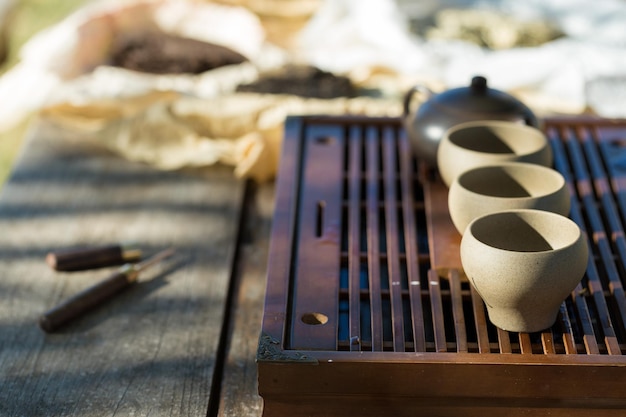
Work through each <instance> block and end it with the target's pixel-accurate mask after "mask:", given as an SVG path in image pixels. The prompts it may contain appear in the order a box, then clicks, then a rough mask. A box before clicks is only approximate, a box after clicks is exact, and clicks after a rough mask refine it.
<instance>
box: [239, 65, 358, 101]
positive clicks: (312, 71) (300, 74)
mask: <svg viewBox="0 0 626 417" xmlns="http://www.w3.org/2000/svg"><path fill="white" fill-rule="evenodd" d="M237 91H239V92H247V93H263V94H292V95H295V96H299V97H308V98H322V99H329V98H338V97H356V96H357V91H356V88H355V87H354V85H353V84H352V82H351V81H350V79H349V78H347V77H343V76H339V75H335V74H332V73H330V72H326V71H322V70H320V69H318V68H315V67H312V66H306V65H302V66H299V65H287V66H285V67H284V68H281V69H279V70H276V71H274V72H272V73H268V74H265V75H263V76H261V77H260V78H259V79H258V80H257V81H255V82H253V83H250V84H243V85H240V86H238V87H237Z"/></svg>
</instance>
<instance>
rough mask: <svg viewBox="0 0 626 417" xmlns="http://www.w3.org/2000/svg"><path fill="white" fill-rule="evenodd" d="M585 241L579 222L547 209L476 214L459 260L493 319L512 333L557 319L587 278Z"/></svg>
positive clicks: (464, 236)
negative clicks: (568, 300) (568, 297)
mask: <svg viewBox="0 0 626 417" xmlns="http://www.w3.org/2000/svg"><path fill="white" fill-rule="evenodd" d="M587 260H588V249H587V240H586V238H585V235H584V233H582V232H581V230H580V228H579V227H578V225H576V223H574V222H573V221H572V220H570V219H569V218H567V217H565V216H561V215H559V214H556V213H552V212H548V211H543V210H509V211H501V212H496V213H491V214H487V215H485V216H482V217H479V218H477V219H475V220H474V221H473V222H472V223H470V224H469V226H468V227H467V229H466V231H465V234H464V235H463V238H462V239H461V262H462V264H463V268H464V271H465V273H466V275H467V277H468V279H469V280H470V282H471V284H472V285H473V287H474V288H475V289H476V291H477V292H478V293H479V294H480V296H481V297H482V299H483V301H484V302H485V304H486V305H487V312H488V314H489V320H490V321H491V322H492V323H493V324H494V325H496V326H497V327H499V328H501V329H504V330H508V331H513V332H536V331H540V330H543V329H546V328H548V327H550V326H552V325H553V324H554V322H555V321H556V317H557V314H558V312H559V309H560V305H561V303H562V302H563V300H564V299H565V298H566V297H567V296H568V294H570V293H571V291H572V290H573V289H574V288H575V287H576V285H577V284H578V282H579V281H580V280H581V278H582V277H583V275H584V273H585V270H586V267H587Z"/></svg>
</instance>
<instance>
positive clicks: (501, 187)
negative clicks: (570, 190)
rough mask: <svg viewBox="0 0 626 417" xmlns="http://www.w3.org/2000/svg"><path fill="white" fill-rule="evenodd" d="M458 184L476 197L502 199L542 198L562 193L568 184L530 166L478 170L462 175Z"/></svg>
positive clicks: (554, 174) (481, 168)
mask: <svg viewBox="0 0 626 417" xmlns="http://www.w3.org/2000/svg"><path fill="white" fill-rule="evenodd" d="M458 182H459V185H460V186H461V187H463V188H465V189H466V190H468V191H470V192H473V193H475V194H480V195H484V196H488V197H501V198H528V197H541V196H545V195H549V194H552V193H554V192H556V191H558V190H560V189H561V188H562V187H563V185H564V184H565V180H564V179H563V176H562V175H561V174H559V173H558V172H556V171H554V170H552V169H550V168H546V167H543V166H540V165H536V164H527V163H511V164H502V165H493V166H485V167H479V168H475V169H472V170H469V171H466V172H464V173H463V174H461V175H460V176H459V178H458Z"/></svg>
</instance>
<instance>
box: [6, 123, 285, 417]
mask: <svg viewBox="0 0 626 417" xmlns="http://www.w3.org/2000/svg"><path fill="white" fill-rule="evenodd" d="M273 194H274V191H273V185H264V186H256V185H254V184H251V183H247V182H244V181H239V180H237V179H235V178H234V177H233V176H232V173H231V170H230V169H228V168H225V167H222V168H219V167H217V168H211V169H208V170H203V171H176V172H162V171H158V170H155V169H152V168H150V167H148V166H145V165H142V164H139V163H134V162H129V161H127V160H125V159H123V158H121V157H119V156H117V155H115V154H113V153H111V152H108V151H106V150H104V149H103V148H102V147H101V146H99V145H98V144H97V143H93V142H91V141H90V140H89V139H88V138H85V137H78V136H76V135H70V134H68V133H67V132H65V131H62V130H60V129H59V128H57V127H55V126H52V125H51V124H49V123H45V122H41V121H38V122H36V123H35V124H34V126H33V127H32V129H31V132H30V134H29V136H28V138H27V141H26V143H25V145H24V147H23V150H22V154H21V156H20V158H19V159H18V161H17V163H16V165H15V167H14V169H13V172H12V175H11V177H10V179H9V181H8V183H7V184H6V185H5V186H4V187H3V189H2V192H1V194H0V332H1V333H0V415H2V416H35V415H40V416H42V415H55V416H103V415H106V416H130V415H134V416H148V415H150V416H164V415H167V416H205V415H208V416H218V415H219V416H256V415H260V414H261V412H262V401H261V399H260V397H259V396H258V394H257V376H256V372H257V371H256V364H255V354H256V349H257V343H258V335H259V331H260V323H261V319H262V314H263V298H264V291H265V266H266V259H267V251H268V236H269V226H270V223H271V216H272V212H273ZM128 241H132V242H135V243H136V244H137V245H138V246H139V247H140V248H141V249H142V250H143V251H144V253H145V254H146V255H149V254H152V253H155V252H157V251H159V250H161V249H165V248H167V247H170V246H172V247H174V248H175V249H176V251H177V254H176V256H175V257H174V258H172V259H171V260H170V261H168V262H164V263H163V264H162V265H160V266H158V267H155V268H153V269H150V270H148V271H146V272H145V273H144V274H143V275H141V277H140V282H139V283H138V284H137V285H135V286H133V287H131V288H130V289H129V290H127V291H125V292H123V293H122V294H120V295H119V296H117V297H115V298H114V299H112V300H110V302H108V303H106V304H104V305H102V306H100V307H98V308H96V309H95V310H93V311H92V312H90V313H88V314H86V315H84V316H83V317H82V318H80V319H78V320H77V321H75V322H73V323H71V324H70V325H68V326H67V327H65V328H63V329H62V330H61V331H59V332H57V333H53V334H46V333H44V332H43V331H42V330H40V328H39V327H38V325H37V322H38V318H39V316H40V315H41V314H42V313H43V312H44V311H46V310H48V309H49V308H51V307H53V306H55V305H57V304H58V303H59V302H61V301H63V300H64V299H66V298H67V297H69V296H71V295H73V294H75V293H77V292H78V291H80V290H82V289H84V288H86V287H88V286H90V285H92V284H94V283H96V282H98V281H99V280H102V279H104V278H106V277H107V276H108V275H109V274H110V273H111V272H113V271H115V268H104V269H98V270H91V271H83V272H71V273H70V272H57V271H53V270H52V269H51V268H50V267H48V266H47V265H46V263H45V261H44V258H45V256H46V254H47V253H48V252H49V251H51V250H56V249H61V248H67V247H73V246H78V245H85V246H92V245H101V244H109V243H117V242H128Z"/></svg>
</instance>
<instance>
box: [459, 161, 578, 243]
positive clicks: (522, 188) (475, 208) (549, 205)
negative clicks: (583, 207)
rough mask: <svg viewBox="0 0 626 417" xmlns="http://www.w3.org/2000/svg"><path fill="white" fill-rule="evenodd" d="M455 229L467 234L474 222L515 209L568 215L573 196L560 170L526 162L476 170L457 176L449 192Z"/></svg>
mask: <svg viewBox="0 0 626 417" xmlns="http://www.w3.org/2000/svg"><path fill="white" fill-rule="evenodd" d="M448 209H449V211H450V217H451V218H452V222H453V223H454V226H455V227H456V229H457V230H458V231H459V233H460V234H463V232H464V231H465V228H466V227H467V225H468V224H470V222H471V221H472V220H474V219H475V218H477V217H481V216H484V215H485V214H489V213H494V212H497V211H504V210H513V209H537V210H547V211H552V212H554V213H558V214H561V215H563V216H567V214H568V213H569V209H570V195H569V190H568V189H567V186H566V183H565V179H564V178H563V176H562V175H561V173H559V172H558V171H555V170H553V169H551V168H547V167H544V166H541V165H536V164H530V163H526V162H506V163H502V164H498V165H488V166H482V167H477V168H472V169H470V170H468V171H465V172H463V173H462V174H461V175H459V176H458V177H456V178H455V179H454V181H453V182H452V185H450V190H449V192H448Z"/></svg>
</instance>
